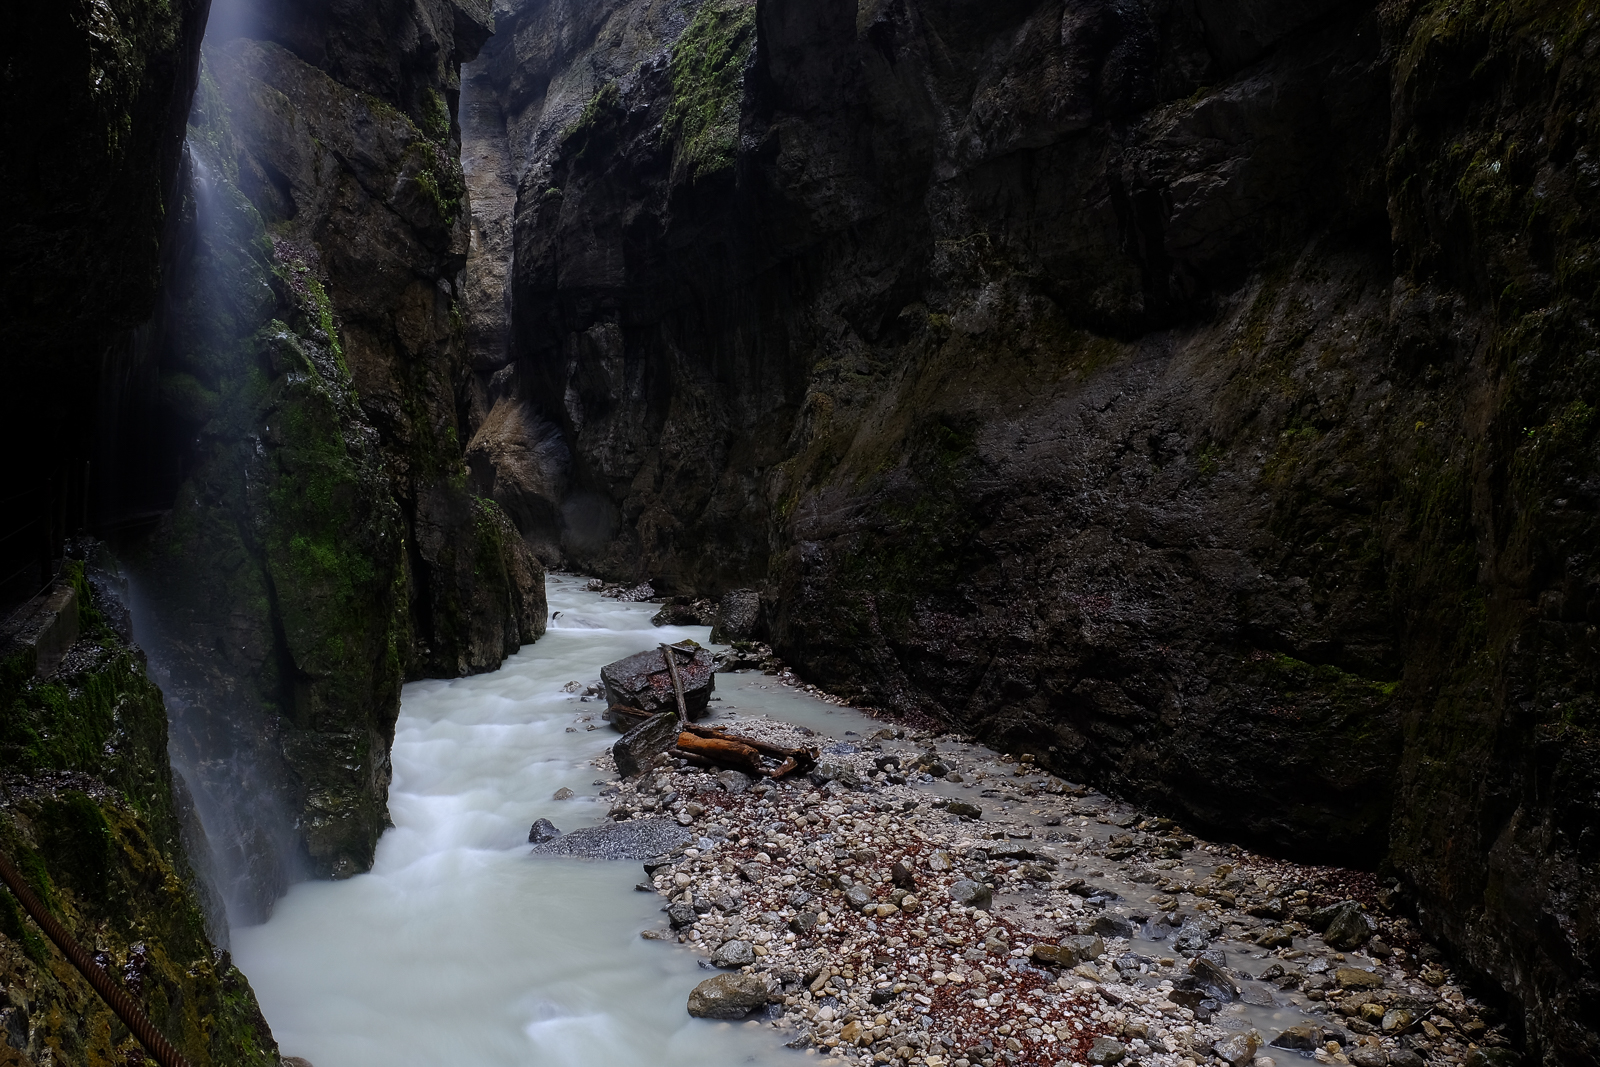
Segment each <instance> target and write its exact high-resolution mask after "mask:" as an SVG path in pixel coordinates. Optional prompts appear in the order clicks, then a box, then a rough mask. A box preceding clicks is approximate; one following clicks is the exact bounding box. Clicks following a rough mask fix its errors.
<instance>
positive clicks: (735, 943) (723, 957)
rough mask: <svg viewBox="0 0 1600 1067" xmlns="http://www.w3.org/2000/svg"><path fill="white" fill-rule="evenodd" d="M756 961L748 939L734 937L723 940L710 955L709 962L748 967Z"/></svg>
mask: <svg viewBox="0 0 1600 1067" xmlns="http://www.w3.org/2000/svg"><path fill="white" fill-rule="evenodd" d="M755 961H756V953H755V948H754V946H752V945H751V944H750V942H748V941H742V940H739V939H737V938H736V939H734V940H732V941H725V942H723V944H722V947H721V948H719V949H717V951H716V953H715V954H714V955H713V956H712V957H711V962H712V963H714V964H716V965H717V966H718V967H748V966H749V965H750V964H752V963H754V962H755Z"/></svg>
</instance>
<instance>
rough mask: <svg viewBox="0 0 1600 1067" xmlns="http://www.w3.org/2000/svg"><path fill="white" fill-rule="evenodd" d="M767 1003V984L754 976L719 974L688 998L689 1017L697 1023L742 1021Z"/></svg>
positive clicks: (696, 987) (703, 983)
mask: <svg viewBox="0 0 1600 1067" xmlns="http://www.w3.org/2000/svg"><path fill="white" fill-rule="evenodd" d="M766 1002H767V983H766V980H765V979H764V978H762V977H761V976H760V975H757V974H737V973H730V974H719V975H717V976H716V977H715V978H707V979H706V980H705V981H704V982H701V983H700V984H699V985H697V986H695V987H694V992H692V993H690V994H689V1014H690V1015H693V1016H695V1017H696V1018H699V1019H742V1018H744V1017H745V1016H746V1015H748V1014H750V1013H751V1012H752V1011H754V1010H755V1009H757V1008H759V1007H761V1006H762V1005H764V1004H766Z"/></svg>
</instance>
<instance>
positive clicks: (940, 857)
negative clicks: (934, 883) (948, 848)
mask: <svg viewBox="0 0 1600 1067" xmlns="http://www.w3.org/2000/svg"><path fill="white" fill-rule="evenodd" d="M955 865H956V864H955V860H953V859H951V858H950V853H948V852H945V851H944V850H942V849H941V850H939V851H937V852H935V853H934V854H933V855H931V856H929V857H928V870H930V871H941V872H942V871H948V870H951V869H952V868H954V867H955Z"/></svg>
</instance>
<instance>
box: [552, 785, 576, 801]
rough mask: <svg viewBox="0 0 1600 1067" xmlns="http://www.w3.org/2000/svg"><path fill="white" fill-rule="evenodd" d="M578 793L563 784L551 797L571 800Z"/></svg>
mask: <svg viewBox="0 0 1600 1067" xmlns="http://www.w3.org/2000/svg"><path fill="white" fill-rule="evenodd" d="M577 795H578V794H576V793H574V792H573V791H572V790H570V789H568V788H567V787H566V786H562V787H561V788H560V789H557V790H556V791H555V792H554V793H553V794H552V795H551V797H550V799H551V800H571V799H572V798H573V797H575V796H577Z"/></svg>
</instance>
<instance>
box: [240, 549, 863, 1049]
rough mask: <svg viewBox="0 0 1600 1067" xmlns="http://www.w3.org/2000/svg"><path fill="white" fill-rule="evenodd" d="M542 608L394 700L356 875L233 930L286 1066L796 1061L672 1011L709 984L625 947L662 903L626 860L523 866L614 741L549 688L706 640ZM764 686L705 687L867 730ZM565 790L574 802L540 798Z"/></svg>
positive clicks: (690, 968) (561, 589) (586, 805)
mask: <svg viewBox="0 0 1600 1067" xmlns="http://www.w3.org/2000/svg"><path fill="white" fill-rule="evenodd" d="M548 592H549V597H550V608H551V610H552V611H556V612H560V615H559V616H558V617H557V618H556V619H555V620H554V622H553V623H552V625H551V629H550V631H549V633H547V634H546V635H545V636H544V637H542V638H540V639H539V641H538V642H536V643H535V644H532V645H529V646H527V647H526V648H524V649H523V650H522V651H521V652H519V653H518V654H517V655H515V656H513V657H511V658H510V659H509V660H507V661H506V663H505V665H504V666H503V667H502V668H501V669H500V670H498V671H495V672H493V673H491V674H484V675H479V676H477V677H474V678H462V679H457V680H455V681H427V682H417V683H414V684H412V685H408V686H406V688H405V691H404V694H403V696H402V699H401V705H400V719H399V723H398V725H397V727H396V731H395V743H394V784H393V786H392V787H391V788H390V790H389V810H390V813H391V814H392V816H393V818H394V824H395V825H394V829H392V830H389V831H388V832H387V833H385V834H384V835H383V838H382V840H380V841H379V843H378V852H377V860H376V862H375V863H374V865H373V869H372V872H371V873H370V874H364V875H360V876H358V877H356V878H352V879H350V880H348V881H345V882H307V883H303V884H301V885H297V886H295V887H294V888H293V889H291V890H290V892H289V894H288V896H287V897H285V898H284V899H283V900H281V901H280V902H279V903H278V905H277V909H276V910H275V912H274V914H273V916H272V919H271V920H270V921H269V922H267V923H265V924H263V925H261V926H253V927H245V928H236V929H235V930H234V931H233V951H234V958H235V959H236V960H237V962H238V963H239V966H240V967H241V968H243V970H244V972H245V973H246V974H247V975H249V977H250V982H251V984H252V985H253V986H254V987H255V991H256V995H257V996H258V997H259V998H260V1001H261V1007H262V1010H263V1011H264V1012H265V1014H266V1017H267V1021H268V1022H269V1023H270V1024H271V1025H272V1030H273V1033H274V1034H275V1035H276V1036H277V1038H278V1041H279V1044H280V1045H281V1046H282V1048H283V1051H284V1054H285V1055H293V1056H303V1057H305V1058H306V1059H308V1060H310V1061H311V1062H312V1063H313V1064H314V1065H315V1067H369V1065H370V1067H380V1065H381V1067H408V1065H415V1067H443V1065H462V1067H469V1065H470V1067H497V1065H502V1064H503V1065H508V1067H509V1065H513V1064H515V1065H530V1064H538V1065H558V1064H561V1065H565V1064H572V1065H580V1064H581V1065H585V1067H611V1065H615V1067H644V1065H647V1064H648V1065H652V1067H654V1065H663V1064H665V1065H671V1064H684V1065H689V1064H693V1065H695V1067H717V1065H722V1064H749V1063H757V1064H778V1063H788V1064H797V1063H799V1062H801V1061H802V1057H800V1056H799V1055H798V1054H796V1053H793V1052H789V1051H787V1050H785V1049H783V1048H782V1046H781V1045H780V1043H779V1037H778V1033H777V1031H775V1030H774V1029H773V1028H772V1027H770V1026H768V1025H765V1024H761V1023H754V1022H746V1023H716V1022H706V1021H701V1020H696V1019H691V1018H690V1017H689V1016H688V1014H687V1013H686V1012H685V1010H684V1004H685V1002H686V1000H687V999H688V996H689V991H690V990H691V989H693V988H694V986H695V985H696V984H697V983H698V982H700V981H702V980H703V979H705V978H707V977H709V976H710V974H711V973H712V972H708V971H706V970H703V969H702V968H700V967H699V966H698V964H697V962H696V960H695V958H694V957H693V956H692V955H691V954H690V953H688V952H685V951H683V950H682V949H681V948H678V947H677V946H674V945H670V944H664V943H660V942H650V941H645V940H643V939H641V938H640V937H639V932H640V931H641V930H642V929H644V928H646V927H649V926H656V925H659V924H660V922H661V919H662V916H661V914H660V908H661V904H662V900H661V898H660V897H659V896H657V895H655V894H654V893H641V892H637V891H635V890H634V888H633V886H634V884H635V883H636V882H638V881H640V880H641V879H642V878H643V870H642V869H641V868H640V866H639V864H637V863H631V862H616V863H602V862H593V861H582V860H564V859H555V858H543V857H541V858H539V859H534V858H531V857H530V856H529V855H528V845H527V835H528V826H529V824H530V823H532V822H533V821H534V820H535V819H538V818H548V819H550V820H551V821H552V822H554V823H555V824H556V825H557V826H558V827H560V828H561V829H563V830H570V829H573V828H574V827H576V826H579V825H586V824H592V823H595V822H598V821H600V820H601V819H602V818H604V817H605V807H604V806H603V805H602V804H601V803H600V802H598V801H597V800H596V799H595V796H594V795H595V794H596V793H597V792H598V789H599V786H598V785H595V784H594V783H595V782H596V780H597V779H599V778H601V777H602V775H601V774H600V772H598V771H597V770H596V769H595V768H594V767H592V766H590V765H589V761H590V760H591V759H593V758H594V757H595V756H597V755H599V754H600V753H601V752H602V751H603V750H604V749H605V748H606V746H608V745H610V744H611V743H612V742H614V741H615V740H616V734H615V733H614V732H613V731H612V730H611V729H610V727H609V726H605V725H604V724H600V725H601V727H602V728H601V729H597V730H594V731H592V732H590V731H587V730H585V729H584V725H585V724H582V723H578V722H576V720H577V719H578V718H579V717H580V716H582V715H593V716H595V718H596V722H597V723H598V715H599V713H600V712H601V711H603V710H604V704H603V703H602V702H598V701H591V702H589V703H583V704H580V703H578V702H577V701H576V700H575V699H574V698H573V697H572V696H570V695H569V694H566V693H563V692H561V686H562V684H563V683H565V682H567V681H569V680H577V681H582V682H585V683H587V682H591V681H593V680H594V679H596V678H597V677H598V676H599V671H600V667H601V666H602V665H603V664H605V663H607V662H609V661H611V660H614V659H619V658H621V657H622V656H625V655H629V654H631V653H633V652H638V651H641V650H643V649H647V648H654V647H655V645H656V644H657V643H658V642H660V641H675V640H678V639H680V638H684V637H692V638H694V639H696V640H698V641H701V642H704V641H706V640H708V638H709V631H708V630H707V629H706V628H704V627H686V628H657V627H653V626H651V625H650V622H649V619H650V616H651V615H652V614H653V613H654V612H655V611H657V610H658V607H657V606H656V605H652V604H619V603H617V602H615V601H609V600H604V599H601V598H600V597H599V596H598V595H596V594H592V593H587V592H584V591H583V590H582V588H581V585H580V584H579V582H578V581H576V580H574V579H570V578H564V577H552V578H551V579H550V581H549V584H548ZM769 684H770V679H763V678H761V677H760V676H758V675H757V676H739V677H735V676H728V675H720V676H718V693H719V694H720V695H721V696H722V697H723V698H724V701H723V703H722V704H721V705H720V706H724V707H726V706H728V705H730V704H733V705H737V706H738V707H739V708H740V710H741V711H742V712H749V711H754V710H769V711H781V713H782V714H783V717H784V718H788V719H799V720H807V719H809V720H811V722H812V725H814V726H817V727H823V726H826V727H830V728H833V729H841V728H844V727H846V726H848V727H854V726H855V725H856V723H857V722H866V721H867V720H865V719H864V718H863V717H861V716H859V715H855V714H853V713H849V712H835V711H834V710H833V709H831V708H828V707H827V706H826V705H823V704H821V703H820V702H818V701H815V700H811V699H809V698H806V697H803V696H801V695H799V694H795V693H793V692H791V691H785V690H783V689H782V687H772V688H771V689H768V688H767V686H768V685H769ZM714 706H717V705H714ZM836 714H837V715H839V716H842V717H843V718H844V719H850V720H856V721H853V722H850V723H848V724H846V723H844V722H842V721H841V719H839V718H834V717H833V716H835V715H836ZM573 725H577V727H578V732H576V733H567V732H566V728H567V727H568V726H573ZM563 786H565V787H568V788H571V789H572V790H573V791H574V792H576V793H578V794H579V795H580V797H581V798H583V799H576V800H568V801H555V800H552V799H551V795H552V794H553V793H555V791H556V790H558V789H560V788H562V787H563Z"/></svg>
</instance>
